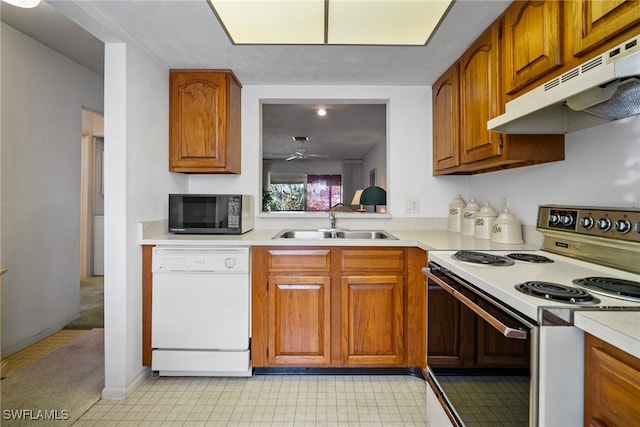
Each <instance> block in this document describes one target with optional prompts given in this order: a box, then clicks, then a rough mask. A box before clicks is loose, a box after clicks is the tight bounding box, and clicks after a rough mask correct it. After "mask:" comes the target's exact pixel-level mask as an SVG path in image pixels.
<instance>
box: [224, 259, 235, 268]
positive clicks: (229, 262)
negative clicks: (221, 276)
mask: <svg viewBox="0 0 640 427" xmlns="http://www.w3.org/2000/svg"><path fill="white" fill-rule="evenodd" d="M235 265H236V260H235V259H233V258H226V259H225V260H224V266H225V267H227V268H233V267H235Z"/></svg>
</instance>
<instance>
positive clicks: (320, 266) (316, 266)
mask: <svg viewBox="0 0 640 427" xmlns="http://www.w3.org/2000/svg"><path fill="white" fill-rule="evenodd" d="M268 268H269V271H281V272H290V271H327V272H328V271H329V270H330V269H331V251H330V250H329V249H269V257H268Z"/></svg>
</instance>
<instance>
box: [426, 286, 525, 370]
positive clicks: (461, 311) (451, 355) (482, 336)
mask: <svg viewBox="0 0 640 427" xmlns="http://www.w3.org/2000/svg"><path fill="white" fill-rule="evenodd" d="M476 303H477V304H478V305H480V306H481V307H482V308H483V309H485V310H487V311H489V312H491V314H492V315H494V316H495V317H497V318H499V319H500V318H501V316H503V315H502V314H501V313H499V312H498V311H497V310H494V309H493V308H491V307H489V306H488V305H486V304H484V303H483V302H481V301H476ZM427 316H428V322H427V324H428V332H427V333H428V335H427V336H428V348H427V363H428V365H429V366H430V367H431V368H447V369H457V368H465V369H466V368H478V369H481V368H487V369H493V368H496V369H497V368H515V369H528V368H529V350H530V349H529V345H528V343H527V341H523V340H516V339H509V338H505V337H504V336H503V335H501V334H500V333H499V332H497V331H496V330H495V329H493V328H492V327H491V326H490V325H488V324H487V323H486V322H485V321H483V320H481V319H479V318H478V316H476V315H475V314H474V313H473V312H472V311H471V310H469V309H468V308H466V307H465V306H464V305H463V304H462V303H461V302H459V301H458V300H457V299H455V298H454V297H453V296H451V295H450V294H449V293H448V292H447V291H445V290H444V289H442V288H440V287H439V286H437V285H429V287H428V294H427Z"/></svg>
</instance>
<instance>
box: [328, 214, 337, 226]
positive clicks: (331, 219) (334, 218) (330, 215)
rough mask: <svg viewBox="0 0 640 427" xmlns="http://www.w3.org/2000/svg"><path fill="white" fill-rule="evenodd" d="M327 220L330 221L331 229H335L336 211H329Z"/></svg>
mask: <svg viewBox="0 0 640 427" xmlns="http://www.w3.org/2000/svg"><path fill="white" fill-rule="evenodd" d="M329 220H330V221H331V229H332V230H335V228H336V213H335V212H334V211H332V210H330V211H329Z"/></svg>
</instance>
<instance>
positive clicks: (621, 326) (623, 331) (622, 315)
mask: <svg viewBox="0 0 640 427" xmlns="http://www.w3.org/2000/svg"><path fill="white" fill-rule="evenodd" d="M573 320H574V324H575V325H576V327H578V328H580V329H582V330H583V331H585V332H587V333H589V334H591V335H593V336H595V337H597V338H600V339H601V340H603V341H605V342H607V343H609V344H611V345H613V346H615V347H618V348H619V349H621V350H623V351H625V352H627V353H629V354H631V355H632V356H635V357H637V358H639V359H640V311H577V312H576V313H575V314H574V318H573Z"/></svg>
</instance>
